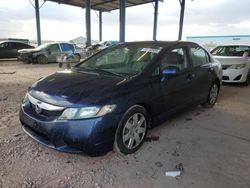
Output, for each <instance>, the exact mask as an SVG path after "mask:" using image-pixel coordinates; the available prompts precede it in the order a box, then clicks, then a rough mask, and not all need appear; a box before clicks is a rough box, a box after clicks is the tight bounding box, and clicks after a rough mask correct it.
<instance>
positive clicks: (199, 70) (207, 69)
mask: <svg viewBox="0 0 250 188" xmlns="http://www.w3.org/2000/svg"><path fill="white" fill-rule="evenodd" d="M193 47H195V48H196V47H199V48H200V49H202V50H203V51H204V52H205V54H206V56H207V58H208V59H207V62H206V63H205V64H202V65H199V66H195V65H194V62H193V60H192V58H191V53H192V52H191V48H193ZM188 52H189V53H188V54H189V61H190V63H191V66H192V74H193V75H194V78H193V88H194V89H193V90H192V93H191V95H192V98H193V100H194V102H197V103H199V102H201V101H204V99H206V98H207V95H208V92H209V89H210V86H211V84H212V82H213V79H212V76H211V74H212V72H213V66H212V64H213V61H212V60H213V59H212V58H211V57H210V54H209V53H208V52H207V50H206V49H204V48H203V47H201V46H200V45H198V44H195V43H190V44H189V45H188Z"/></svg>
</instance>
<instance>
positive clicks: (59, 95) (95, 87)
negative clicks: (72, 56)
mask: <svg viewBox="0 0 250 188" xmlns="http://www.w3.org/2000/svg"><path fill="white" fill-rule="evenodd" d="M126 81H127V79H125V78H122V77H117V76H111V75H104V74H98V73H95V72H83V71H75V70H65V71H60V72H56V73H53V74H51V75H49V76H47V77H45V78H42V79H40V80H38V81H37V82H36V83H35V84H33V85H32V87H31V88H30V89H29V93H30V94H31V95H32V96H33V97H35V98H37V99H39V100H41V101H43V102H47V103H49V104H53V105H57V106H66V107H70V106H78V105H79V106H82V105H94V104H97V103H101V101H103V100H104V99H107V98H110V96H111V93H112V92H113V91H114V90H115V87H118V86H119V85H121V84H123V83H124V82H126Z"/></svg>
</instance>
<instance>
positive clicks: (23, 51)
mask: <svg viewBox="0 0 250 188" xmlns="http://www.w3.org/2000/svg"><path fill="white" fill-rule="evenodd" d="M39 51H40V50H38V49H36V48H31V49H21V50H18V52H19V53H33V52H39Z"/></svg>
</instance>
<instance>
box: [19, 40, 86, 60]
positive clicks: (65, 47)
mask: <svg viewBox="0 0 250 188" xmlns="http://www.w3.org/2000/svg"><path fill="white" fill-rule="evenodd" d="M18 52H19V53H20V56H19V57H18V59H19V60H21V61H24V62H27V63H40V64H46V63H49V62H56V58H57V56H58V55H61V54H64V53H67V54H73V55H74V56H75V58H76V59H77V60H76V61H78V62H79V61H80V59H81V58H82V57H83V55H84V50H83V49H82V48H80V47H77V46H76V45H74V44H72V43H67V42H53V43H46V44H42V45H40V46H38V47H37V48H35V49H22V50H19V51H18Z"/></svg>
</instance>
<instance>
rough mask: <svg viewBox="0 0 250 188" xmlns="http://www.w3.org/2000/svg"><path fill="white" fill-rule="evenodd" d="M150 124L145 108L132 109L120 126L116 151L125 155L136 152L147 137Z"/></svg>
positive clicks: (125, 115)
mask: <svg viewBox="0 0 250 188" xmlns="http://www.w3.org/2000/svg"><path fill="white" fill-rule="evenodd" d="M148 123H149V115H148V113H147V111H146V110H145V108H143V107H142V106H139V105H135V106H133V107H131V108H130V109H129V110H128V111H127V112H126V113H125V114H124V116H123V117H122V119H121V121H120V123H119V125H118V128H117V131H116V137H115V143H114V149H115V150H116V151H117V152H118V153H123V154H125V155H126V154H131V153H134V152H136V151H137V150H138V149H139V148H140V147H141V145H142V144H143V142H144V139H145V137H146V135H147V129H148Z"/></svg>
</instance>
